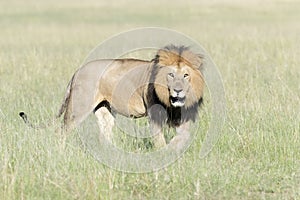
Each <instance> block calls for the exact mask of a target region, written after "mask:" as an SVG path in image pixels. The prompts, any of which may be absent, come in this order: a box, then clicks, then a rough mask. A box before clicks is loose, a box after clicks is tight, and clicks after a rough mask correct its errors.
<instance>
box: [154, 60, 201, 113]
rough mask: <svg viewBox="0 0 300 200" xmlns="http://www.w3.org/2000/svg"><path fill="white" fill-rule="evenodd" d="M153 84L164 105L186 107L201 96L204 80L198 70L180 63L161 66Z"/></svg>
mask: <svg viewBox="0 0 300 200" xmlns="http://www.w3.org/2000/svg"><path fill="white" fill-rule="evenodd" d="M154 85H155V91H156V93H157V95H158V98H159V99H160V101H162V102H163V103H164V104H165V105H166V106H173V107H186V108H188V107H190V106H192V105H193V104H195V103H197V102H198V101H199V99H200V98H201V97H202V92H203V85H204V82H203V79H202V76H201V74H200V71H198V70H195V69H193V68H191V67H189V66H187V65H185V64H184V63H181V64H180V65H179V66H161V67H160V69H159V71H158V73H157V76H156V80H155V84H154Z"/></svg>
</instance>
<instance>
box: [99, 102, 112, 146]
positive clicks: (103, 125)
mask: <svg viewBox="0 0 300 200" xmlns="http://www.w3.org/2000/svg"><path fill="white" fill-rule="evenodd" d="M95 115H96V117H97V119H98V125H99V129H100V137H99V139H101V137H102V136H104V137H105V138H106V139H107V140H108V141H109V142H112V138H113V130H112V129H113V126H114V124H115V122H114V121H115V118H114V116H113V115H112V114H111V112H110V111H109V109H108V108H107V107H105V106H103V107H100V108H98V109H97V110H96V111H95Z"/></svg>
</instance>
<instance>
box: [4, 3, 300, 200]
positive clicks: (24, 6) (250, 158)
mask: <svg viewBox="0 0 300 200" xmlns="http://www.w3.org/2000/svg"><path fill="white" fill-rule="evenodd" d="M299 10H300V2H299V1H263V2H260V1H251V2H248V3H246V2H244V3H240V2H238V1H234V0H232V1H222V2H218V1H212V2H210V1H207V2H202V3H199V2H198V1H196V0H195V1H184V2H181V1H172V3H171V5H169V4H168V2H167V1H151V3H150V2H143V3H142V2H141V1H132V0H129V1H107V2H104V1H103V2H101V1H96V0H88V1H84V2H82V1H66V0H63V1H49V2H48V1H31V0H29V1H22V2H21V1H6V2H4V1H1V2H0V27H1V30H0V199H299V198H300V151H299V148H300V134H299V133H300V114H299V113H300V112H299V111H300V103H299V102H300V82H299V77H300V70H299V69H300V68H299V63H300V57H299V55H300V47H299V43H300V36H299V35H300V24H299V20H300V12H299ZM143 26H160V27H167V28H171V29H175V30H178V31H180V32H183V33H185V34H187V35H189V36H191V37H192V38H194V39H195V40H197V41H198V42H199V43H200V44H202V45H203V46H204V47H205V48H206V49H207V51H208V52H209V54H210V55H211V57H212V58H213V60H214V61H215V63H216V64H217V65H218V67H219V70H220V73H221V75H222V78H223V82H224V86H225V90H226V91H225V92H226V99H227V119H226V123H225V126H224V128H223V131H222V135H221V137H220V139H219V141H218V143H217V145H216V146H215V148H214V149H213V151H212V152H211V153H210V154H209V156H208V157H206V158H205V159H199V158H198V154H199V151H200V148H201V142H200V141H201V140H202V138H203V134H201V133H200V134H198V135H199V136H198V137H199V138H196V140H195V141H194V143H193V144H192V146H191V148H190V149H189V150H188V151H187V152H186V153H185V155H184V157H182V158H181V159H179V160H178V162H176V163H174V164H173V165H171V166H169V167H168V168H167V169H166V170H163V171H159V172H156V173H147V174H129V173H123V172H118V171H114V170H112V169H110V168H108V167H105V166H103V165H101V164H99V163H98V162H97V161H95V160H94V159H93V158H92V156H90V155H89V154H87V153H85V151H84V150H83V148H82V145H81V142H80V140H79V138H78V135H76V134H68V135H60V134H58V133H56V132H55V128H54V127H49V128H47V129H43V130H38V131H37V130H32V129H29V128H27V127H25V125H24V124H23V123H22V121H21V120H20V119H19V118H18V115H17V114H18V112H19V111H20V110H25V111H27V112H28V113H30V115H31V116H32V120H34V121H35V122H46V121H47V120H48V119H51V118H52V116H54V115H55V114H56V112H57V110H58V108H59V105H60V103H61V101H62V98H63V94H64V90H65V87H66V85H67V83H68V81H69V79H70V78H71V76H72V74H73V72H74V71H75V70H76V69H77V68H78V67H79V66H80V64H81V62H82V61H83V60H84V58H85V57H86V55H87V54H88V53H89V52H90V50H91V49H92V48H94V47H95V46H96V45H97V44H99V43H100V42H101V41H103V40H105V39H106V38H107V37H109V36H111V35H113V34H116V33H119V32H121V31H124V30H129V29H132V28H137V27H143ZM208 110H209V109H208V108H206V107H205V106H204V108H203V112H202V113H203V114H202V115H204V116H205V114H209V113H208ZM202 123H203V122H202ZM207 123H208V122H206V123H203V126H208V124H207Z"/></svg>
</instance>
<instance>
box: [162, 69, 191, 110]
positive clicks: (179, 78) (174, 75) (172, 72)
mask: <svg viewBox="0 0 300 200" xmlns="http://www.w3.org/2000/svg"><path fill="white" fill-rule="evenodd" d="M167 71H168V72H167V86H168V90H169V95H170V103H171V105H172V106H174V107H182V106H184V104H185V99H186V94H187V93H188V90H189V88H190V74H189V71H188V69H187V67H183V68H178V67H175V66H170V67H168V69H167Z"/></svg>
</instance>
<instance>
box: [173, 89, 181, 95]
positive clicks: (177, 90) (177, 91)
mask: <svg viewBox="0 0 300 200" xmlns="http://www.w3.org/2000/svg"><path fill="white" fill-rule="evenodd" d="M174 91H175V92H176V93H177V94H179V93H180V92H181V91H182V89H174Z"/></svg>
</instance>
